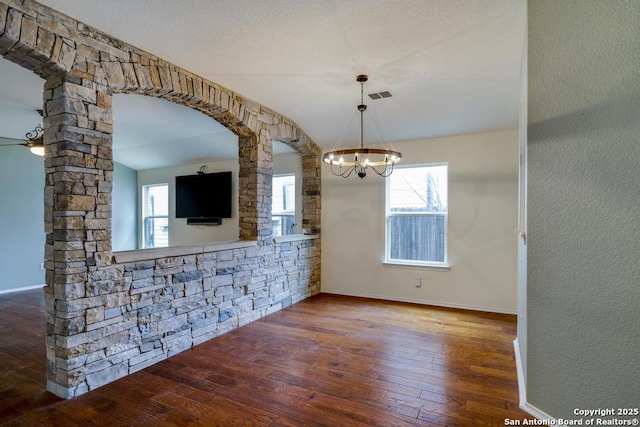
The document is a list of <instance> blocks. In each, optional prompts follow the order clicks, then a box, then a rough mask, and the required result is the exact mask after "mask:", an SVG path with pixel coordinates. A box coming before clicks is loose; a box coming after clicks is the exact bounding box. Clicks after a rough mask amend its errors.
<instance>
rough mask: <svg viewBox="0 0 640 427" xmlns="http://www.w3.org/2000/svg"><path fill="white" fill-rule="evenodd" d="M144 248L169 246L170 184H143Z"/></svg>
mask: <svg viewBox="0 0 640 427" xmlns="http://www.w3.org/2000/svg"><path fill="white" fill-rule="evenodd" d="M142 222H143V225H142V233H143V235H142V243H143V247H144V248H163V247H167V246H169V184H154V185H144V186H142Z"/></svg>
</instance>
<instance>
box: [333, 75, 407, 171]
mask: <svg viewBox="0 0 640 427" xmlns="http://www.w3.org/2000/svg"><path fill="white" fill-rule="evenodd" d="M367 80H369V77H367V76H366V75H364V74H360V75H358V76H357V77H356V81H357V82H358V83H360V104H359V105H358V111H359V112H360V147H359V148H348V149H345V150H335V149H334V150H333V151H329V152H327V153H325V154H324V156H323V158H322V160H323V161H324V162H325V163H328V164H329V165H331V172H332V173H333V174H334V175H336V176H341V177H343V178H348V177H349V176H350V175H351V174H352V173H353V172H354V171H355V172H356V174H357V175H358V176H359V177H360V178H361V179H362V178H365V177H366V176H367V171H369V170H372V171H373V172H375V173H376V174H378V175H380V176H382V177H387V176H389V175H391V173H392V172H393V166H394V165H395V164H396V163H398V162H399V161H400V160H402V154H401V153H400V152H398V151H394V150H387V149H384V148H382V149H380V148H365V147H364V111H365V110H366V109H367V106H366V105H364V83H365V82H366V81H367ZM338 145H339V143H338ZM335 148H337V147H335Z"/></svg>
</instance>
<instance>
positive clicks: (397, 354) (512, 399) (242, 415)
mask: <svg viewBox="0 0 640 427" xmlns="http://www.w3.org/2000/svg"><path fill="white" fill-rule="evenodd" d="M515 328H516V319H515V316H508V315H498V314H488V313H477V312H471V311H461V310H451V309H442V308H434V307H426V306H419V305H412V304H402V303H394V302H382V301H375V300H368V299H361V298H351V297H340V296H333V295H327V294H321V295H318V296H315V297H313V298H309V299H307V300H305V301H303V302H300V303H298V304H296V305H294V306H291V307H289V308H287V309H284V310H282V311H280V312H277V313H275V314H272V315H270V316H267V317H265V318H263V319H261V320H259V321H256V322H253V323H251V324H249V325H247V326H244V327H242V328H240V329H237V330H234V331H231V332H229V333H227V334H225V335H223V336H221V337H218V338H216V339H214V340H211V341H209V342H207V343H204V344H202V345H199V346H197V347H194V348H192V349H190V350H187V351H184V352H182V353H180V354H178V355H176V356H173V357H171V358H169V359H167V360H165V361H163V362H160V363H158V364H156V365H154V366H151V367H149V368H147V369H144V370H142V371H139V372H137V373H135V374H133V375H130V376H128V377H125V378H123V379H121V380H118V381H116V382H114V383H111V384H108V385H106V386H104V387H102V388H99V389H97V390H94V391H91V392H89V393H87V394H85V395H83V396H81V397H79V398H77V399H73V400H63V399H59V398H57V397H55V396H54V395H52V394H50V393H48V392H47V391H46V380H45V363H46V362H45V345H44V335H45V322H44V307H43V294H42V291H41V290H35V291H26V292H20V293H14V294H7V295H0V425H16V426H20V425H25V426H39V425H54V426H86V425H104V426H120V425H135V426H139V425H148V426H164V425H179V426H184V425H203V426H238V425H248V426H249V425H257V426H372V425H378V426H405V425H407V426H412V425H421V426H430V425H434V426H455V425H459V426H476V425H505V422H504V420H505V418H511V419H519V420H522V419H524V418H529V419H531V416H527V414H526V413H524V412H522V411H520V410H519V409H518V386H517V379H516V369H515V362H514V355H513V344H512V340H513V339H514V337H515Z"/></svg>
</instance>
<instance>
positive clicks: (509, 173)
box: [322, 129, 518, 313]
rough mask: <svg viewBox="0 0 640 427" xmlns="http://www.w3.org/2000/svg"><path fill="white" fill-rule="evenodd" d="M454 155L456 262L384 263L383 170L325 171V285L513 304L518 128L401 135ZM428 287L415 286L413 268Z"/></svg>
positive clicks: (408, 149)
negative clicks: (444, 265) (435, 266)
mask: <svg viewBox="0 0 640 427" xmlns="http://www.w3.org/2000/svg"><path fill="white" fill-rule="evenodd" d="M394 147H395V148H396V149H398V150H399V151H401V152H402V154H403V158H404V160H403V164H425V163H435V162H447V163H448V164H449V241H448V244H449V248H448V250H449V261H450V264H451V269H450V270H449V271H434V270H427V269H421V268H410V267H391V266H383V265H382V261H383V258H384V238H385V212H384V210H385V179H384V178H380V177H378V176H377V175H371V176H369V177H368V178H366V179H365V180H360V179H359V178H357V177H354V176H351V177H349V178H348V179H344V178H340V177H336V176H334V175H332V174H331V172H330V170H329V167H328V165H325V166H324V170H323V173H322V292H329V293H339V294H346V295H358V296H369V297H374V298H384V299H392V300H402V301H413V302H418V303H426V304H437V305H445V306H454V307H464V308H473V309H480V310H488V311H497V312H507V313H515V312H516V276H517V275H516V272H517V236H516V234H515V232H514V230H515V228H516V226H517V223H518V131H517V130H516V129H514V130H508V131H502V132H493V133H483V134H471V135H460V136H454V137H446V138H435V139H429V140H420V141H406V142H398V143H394ZM416 272H419V273H420V274H421V276H422V287H420V288H416V287H415V286H414V275H415V273H416Z"/></svg>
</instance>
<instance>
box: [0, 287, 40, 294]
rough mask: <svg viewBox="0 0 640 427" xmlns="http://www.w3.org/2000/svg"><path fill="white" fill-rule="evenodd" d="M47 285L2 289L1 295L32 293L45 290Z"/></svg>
mask: <svg viewBox="0 0 640 427" xmlns="http://www.w3.org/2000/svg"><path fill="white" fill-rule="evenodd" d="M45 286H46V285H44V284H42V285H33V286H24V287H22V288H11V289H0V295H2V294H12V293H14V292H22V291H30V290H31V289H40V288H44V287H45Z"/></svg>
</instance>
